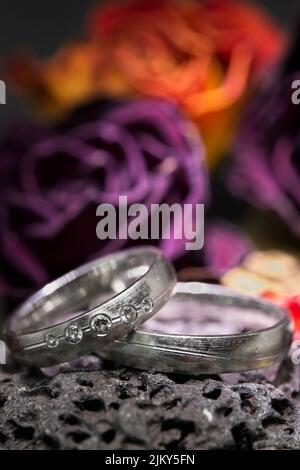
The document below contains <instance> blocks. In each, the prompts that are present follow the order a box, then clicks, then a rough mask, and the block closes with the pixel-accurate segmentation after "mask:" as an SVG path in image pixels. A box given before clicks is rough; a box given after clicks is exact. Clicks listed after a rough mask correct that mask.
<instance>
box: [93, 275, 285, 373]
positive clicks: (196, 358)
mask: <svg viewBox="0 0 300 470" xmlns="http://www.w3.org/2000/svg"><path fill="white" fill-rule="evenodd" d="M191 300H193V301H194V302H196V303H197V311H198V313H199V317H201V316H202V315H203V311H205V305H206V306H207V307H209V306H210V308H211V310H212V311H214V314H215V318H214V319H213V320H214V321H215V320H216V318H219V319H220V318H221V317H222V315H223V314H224V312H225V310H226V308H227V309H231V310H232V309H233V308H235V309H237V314H238V316H239V317H240V318H241V319H242V318H243V314H244V316H245V312H246V316H248V319H249V318H251V319H252V320H251V322H252V323H254V322H257V323H258V325H260V328H259V330H258V331H245V332H242V333H237V334H224V335H223V334H222V335H218V336H216V335H211V334H210V335H206V336H204V335H202V336H194V335H182V334H168V333H160V332H159V333H157V332H153V331H152V332H147V331H142V330H137V331H135V332H133V333H131V334H129V336H128V337H127V338H124V339H123V338H122V339H119V340H117V341H115V342H114V343H112V344H110V345H109V346H108V347H106V348H105V349H104V350H101V351H99V355H101V356H102V357H105V358H106V359H109V360H113V361H115V362H118V363H122V364H123V365H126V366H131V367H134V368H137V369H144V370H154V371H158V372H169V373H180V374H192V375H199V374H220V373H226V372H242V371H248V370H254V369H260V368H264V367H268V366H271V365H273V364H275V363H278V362H280V361H281V360H282V359H283V357H284V356H285V355H286V354H287V352H288V349H289V346H290V342H291V323H290V320H289V316H288V313H287V312H286V311H285V310H284V309H282V308H280V307H278V306H276V305H274V304H272V303H270V302H266V301H263V300H258V299H255V298H252V297H244V296H240V295H239V294H237V293H235V292H233V291H231V290H229V289H227V288H225V287H221V286H217V285H209V284H202V283H198V282H191V283H178V284H177V286H176V293H175V296H174V297H173V298H172V299H171V300H170V301H169V302H168V304H167V306H166V307H164V308H163V309H162V310H161V312H159V313H158V314H157V315H156V316H155V318H153V319H152V320H150V322H149V323H151V322H154V320H155V322H157V321H158V318H159V316H160V315H162V317H163V318H164V320H167V319H168V317H169V322H170V315H171V316H172V312H174V309H175V307H176V308H177V310H179V311H180V312H181V316H182V317H183V318H184V319H185V321H186V322H187V321H188V309H189V302H190V301H191ZM216 306H219V307H220V308H219V309H218V308H216ZM212 307H213V308H212ZM166 309H169V311H166ZM164 311H166V314H165V316H164V313H163V312H164ZM247 311H248V315H247ZM229 314H230V310H229ZM239 317H238V318H239ZM263 318H264V319H265V320H263ZM251 322H250V323H251ZM165 325H166V326H167V325H168V321H165ZM144 326H146V325H144ZM192 328H194V327H192Z"/></svg>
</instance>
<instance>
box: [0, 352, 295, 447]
mask: <svg viewBox="0 0 300 470" xmlns="http://www.w3.org/2000/svg"><path fill="white" fill-rule="evenodd" d="M298 376H300V371H299V370H297V367H296V368H295V367H294V366H293V365H292V364H291V363H290V362H289V360H286V362H285V363H284V364H283V365H282V366H281V367H280V368H279V369H278V368H277V369H272V370H268V371H265V372H264V371H259V372H252V373H247V374H235V375H224V376H222V377H214V378H212V377H202V378H194V377H189V376H172V375H165V374H160V373H148V372H142V371H135V370H130V369H126V368H122V367H118V366H115V365H113V364H110V363H107V362H104V363H103V362H102V361H101V360H100V359H98V358H96V357H94V358H90V359H89V360H88V362H85V363H84V364H83V363H82V361H79V362H77V363H76V364H74V365H72V364H71V365H69V366H67V367H64V368H59V369H57V370H56V369H51V370H46V371H39V370H26V369H24V367H23V368H21V367H19V366H17V365H7V366H5V367H2V368H1V369H0V448H4V449H162V450H164V449H169V450H174V449H178V450H179V449H297V448H300V401H299V399H300V392H299V381H298Z"/></svg>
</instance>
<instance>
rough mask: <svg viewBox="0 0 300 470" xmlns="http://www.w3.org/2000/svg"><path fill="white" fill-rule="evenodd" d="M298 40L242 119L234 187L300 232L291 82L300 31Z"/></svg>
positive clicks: (297, 75) (299, 122) (297, 68)
mask: <svg viewBox="0 0 300 470" xmlns="http://www.w3.org/2000/svg"><path fill="white" fill-rule="evenodd" d="M296 39H297V40H296V41H295V43H294V46H293V47H292V49H291V51H290V53H289V55H288V57H287V58H286V59H285V60H284V62H283V63H282V64H281V66H280V68H278V70H277V71H276V73H275V74H274V75H273V77H270V79H269V81H268V83H266V84H265V86H264V88H263V89H262V90H261V91H260V92H259V94H258V96H257V98H256V99H255V100H254V102H253V103H252V105H251V106H250V107H249V109H248V112H247V113H246V116H245V118H244V120H243V122H242V125H241V128H240V132H239V135H238V138H237V142H236V147H235V158H234V164H233V169H232V171H231V174H230V188H231V190H232V191H233V192H234V193H235V194H236V195H237V196H241V197H243V198H244V199H246V200H247V201H248V202H249V203H250V204H252V205H255V206H256V207H259V208H262V209H267V210H272V211H274V212H275V213H277V214H278V215H279V216H280V217H281V218H282V219H283V220H284V221H285V222H286V223H287V224H288V225H289V227H290V228H291V229H292V230H293V231H294V232H295V233H296V234H297V235H300V105H296V104H294V103H293V100H292V95H293V93H294V92H295V90H294V89H293V88H292V84H293V82H294V81H295V80H299V79H300V53H299V50H300V35H299V37H298V38H296ZM298 97H299V91H298Z"/></svg>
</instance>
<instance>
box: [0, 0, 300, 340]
mask: <svg viewBox="0 0 300 470" xmlns="http://www.w3.org/2000/svg"><path fill="white" fill-rule="evenodd" d="M297 3H298V2H295V1H294V0H285V1H282V0H253V1H251V0H245V1H239V0H203V1H201V0H199V1H197V0H194V1H193V0H190V1H189V2H188V1H184V0H182V1H180V0H153V1H149V0H141V1H136V0H126V1H119V2H112V1H107V2H102V1H99V0H98V1H96V0H89V1H87V0H86V1H83V0H72V2H62V1H61V2H53V1H51V2H50V1H48V2H47V1H46V2H45V1H44V2H40V1H34V0H27V1H26V2H19V1H16V0H11V1H7V2H2V5H1V8H0V11H1V14H0V31H1V40H0V66H1V69H0V79H5V80H6V81H7V83H9V86H8V93H7V104H6V105H1V106H0V132H1V134H2V133H3V135H4V138H3V139H2V141H1V142H0V201H1V204H2V205H1V206H0V297H1V295H2V296H5V297H6V296H8V298H10V297H12V298H13V299H14V302H15V301H20V300H22V299H23V298H25V297H26V295H28V294H29V293H30V292H32V291H34V290H35V289H37V288H38V287H40V286H42V285H44V284H45V283H46V282H48V281H49V280H50V279H54V278H55V277H57V276H59V275H61V274H63V273H65V272H66V271H68V270H70V269H72V268H74V267H76V266H78V265H80V264H82V263H83V262H86V261H87V260H89V259H92V258H94V257H96V256H100V255H102V254H106V253H110V252H114V251H117V250H120V249H123V248H127V247H129V246H132V244H133V240H130V239H128V240H126V241H124V243H123V242H120V240H115V241H113V240H108V241H105V242H103V241H102V240H99V239H98V238H97V237H96V233H95V229H96V224H97V218H96V215H95V214H96V208H97V207H98V205H99V204H101V203H112V204H114V205H115V206H116V205H117V204H118V203H117V201H118V197H119V196H120V195H129V196H130V197H131V201H132V202H138V203H141V202H142V203H144V204H145V205H148V206H149V205H150V203H152V202H155V203H167V204H169V205H171V204H172V203H174V202H178V203H179V204H181V205H182V206H183V205H184V204H186V203H191V204H196V203H204V204H205V231H206V232H205V244H204V248H203V249H202V250H198V252H195V253H191V252H189V253H188V252H187V251H186V250H185V247H184V240H180V242H178V240H175V239H173V238H172V237H171V238H170V239H169V240H163V241H161V240H158V241H156V242H154V243H156V244H157V245H159V246H160V248H161V249H162V250H163V252H164V253H165V255H166V256H167V257H169V259H170V260H171V261H172V262H173V263H174V264H175V267H176V269H177V271H178V276H179V278H180V279H181V280H201V281H208V282H219V283H221V284H223V285H226V286H229V287H231V288H235V289H237V290H239V291H241V292H243V293H247V294H253V295H258V296H261V295H262V296H265V295H267V296H270V294H271V296H277V297H276V301H279V302H282V301H284V302H286V301H288V302H292V304H291V305H292V307H291V310H293V314H294V313H295V312H296V313H295V315H296V317H297V321H298V323H299V334H300V295H299V294H300V288H299V286H300V250H299V238H300V194H299V187H300V182H299V178H300V165H299V161H300V158H299V156H300V136H299V129H300V125H299V123H300V106H294V105H293V104H292V103H291V85H292V81H293V80H294V78H295V76H296V78H299V76H300V57H299V51H300V36H299V31H298V30H299V28H298V23H297V22H298V7H299V6H298V4H297ZM170 24H172V29H170ZM6 77H7V78H6ZM78 107H79V108H78ZM18 120H20V122H21V124H19V125H18V126H17V127H12V128H10V130H8V132H7V133H5V132H4V128H6V127H9V124H10V123H13V122H14V121H18ZM112 123H113V126H112V127H113V129H114V131H112V130H111V128H110V126H111V124H112ZM81 126H82V127H83V128H85V129H88V132H89V137H86V136H83V134H82V133H81V130H82V129H81ZM99 128H101V129H102V133H101V136H100V135H99ZM116 129H117V131H116ZM111 132H112V133H111ZM114 132H115V134H114ZM84 135H85V134H84ZM114 139H115V140H114ZM74 142H75V143H76V145H74ZM130 143H133V144H134V145H131V144H130ZM134 149H135V150H134ZM136 149H138V152H137V151H136ZM45 157H46V158H45ZM145 222H148V221H147V220H145ZM175 222H176V221H175ZM175 222H174V225H175ZM190 223H191V224H193V223H194V221H193V220H190ZM129 238H130V237H129ZM151 242H152V240H151ZM138 243H143V242H142V241H140V240H139V242H138ZM147 243H148V240H147ZM272 250H273V251H272ZM274 250H275V251H274ZM297 296H298V297H297ZM296 297H297V298H296ZM278 299H279V300H278ZM282 299H283V300H282ZM286 299H288V300H286ZM291 299H292V300H291ZM294 305H296V307H295V308H296V310H295V308H294ZM296 317H295V318H296Z"/></svg>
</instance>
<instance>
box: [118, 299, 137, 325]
mask: <svg viewBox="0 0 300 470" xmlns="http://www.w3.org/2000/svg"><path fill="white" fill-rule="evenodd" d="M121 318H122V321H123V322H124V323H126V324H127V325H129V324H131V323H134V322H135V321H136V319H137V310H136V308H135V307H134V306H133V305H130V304H129V305H125V306H124V307H123V308H122V311H121Z"/></svg>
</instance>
